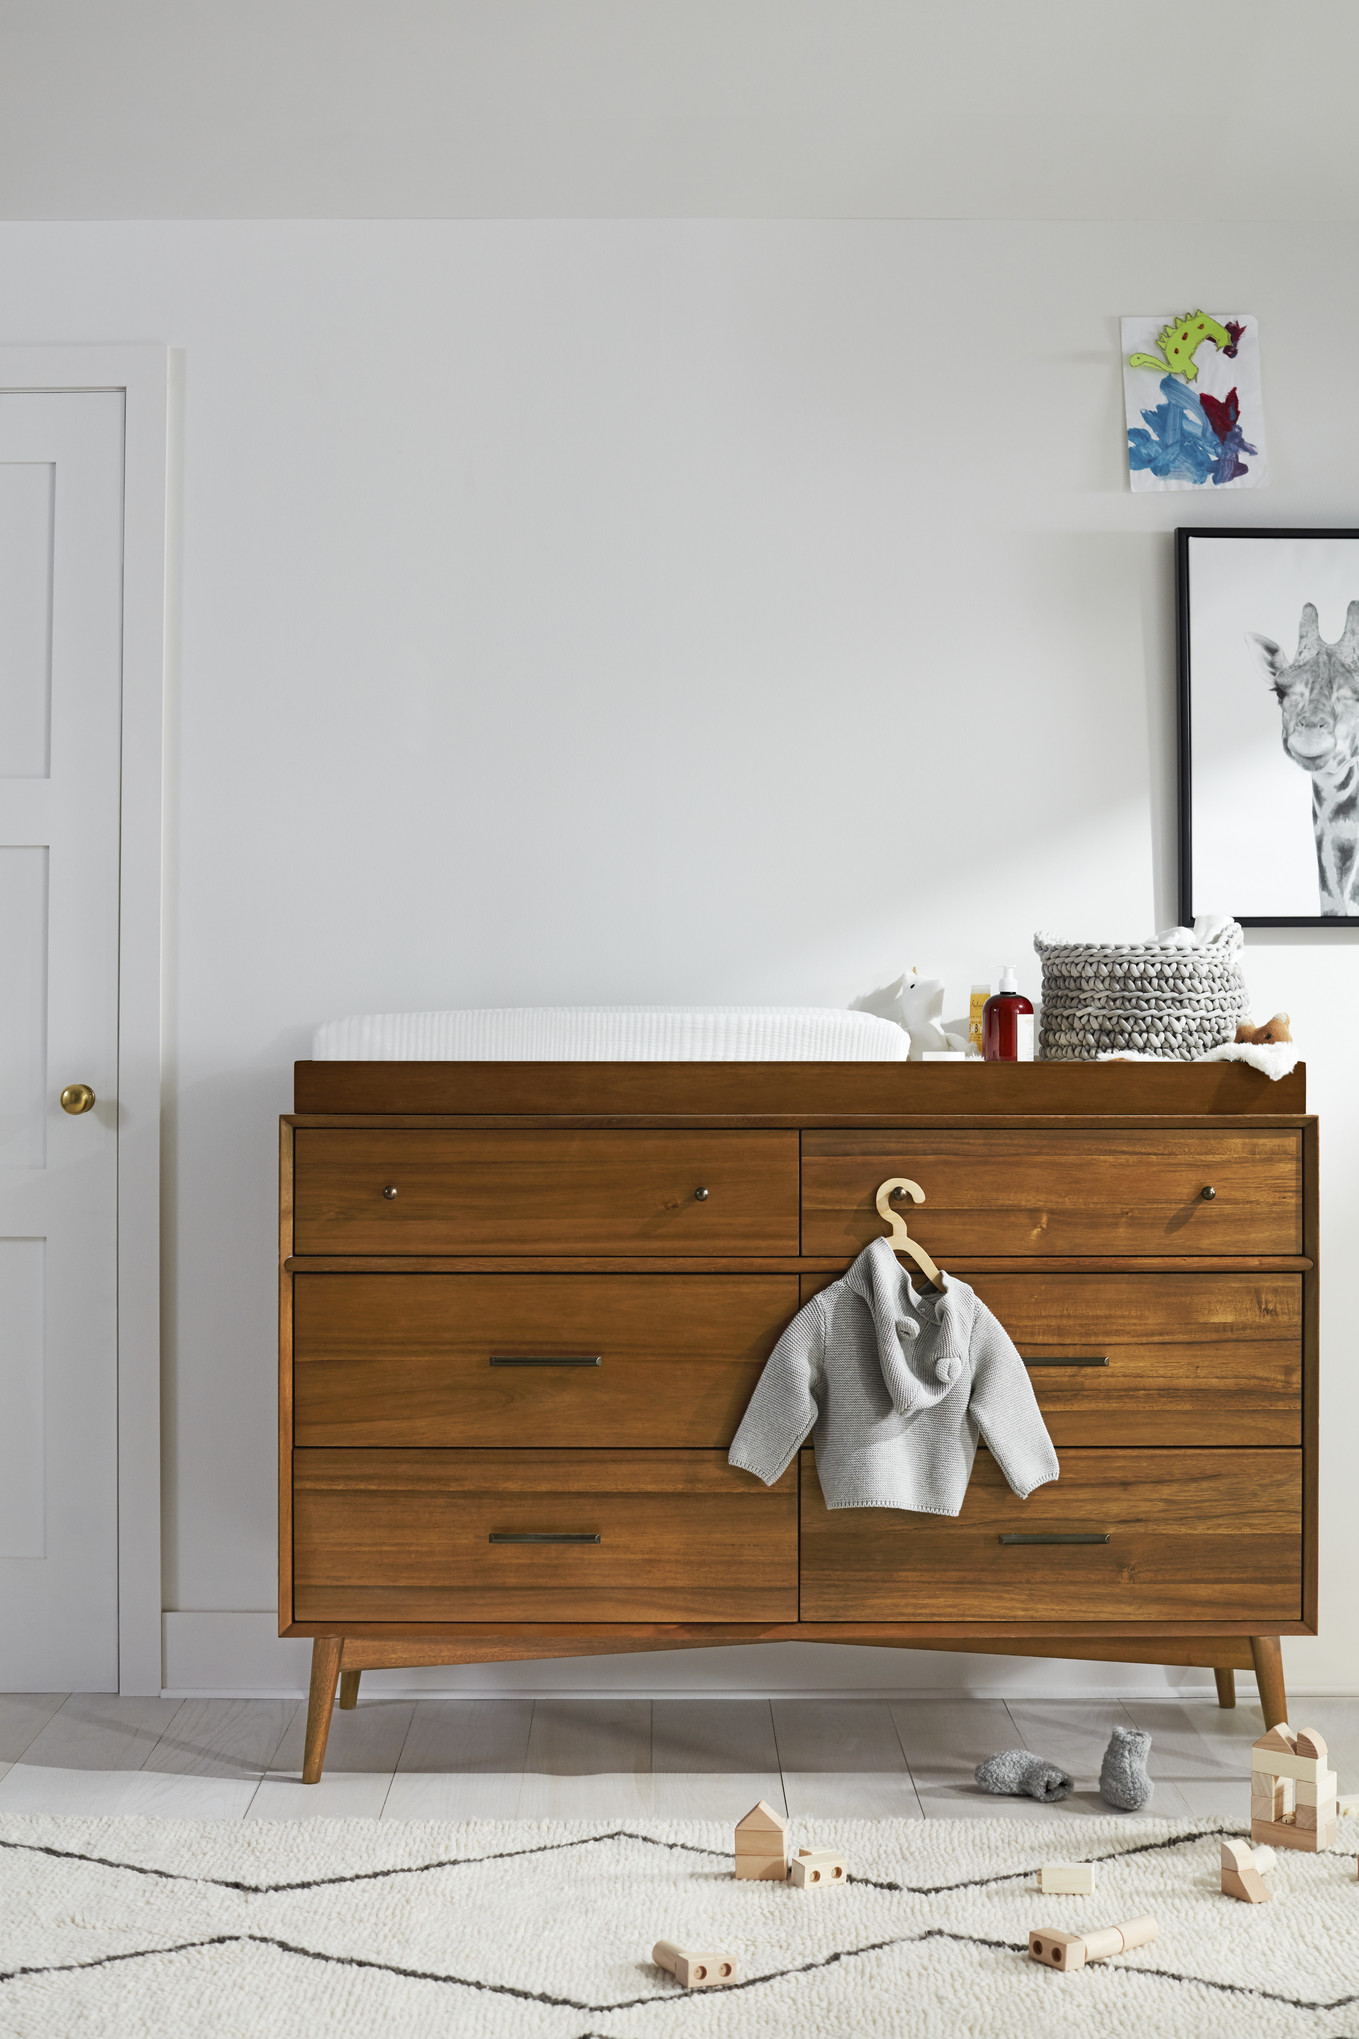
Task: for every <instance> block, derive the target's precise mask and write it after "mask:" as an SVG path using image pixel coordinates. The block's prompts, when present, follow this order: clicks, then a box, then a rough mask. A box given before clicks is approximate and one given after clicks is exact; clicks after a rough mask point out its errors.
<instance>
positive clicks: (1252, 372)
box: [1123, 311, 1266, 490]
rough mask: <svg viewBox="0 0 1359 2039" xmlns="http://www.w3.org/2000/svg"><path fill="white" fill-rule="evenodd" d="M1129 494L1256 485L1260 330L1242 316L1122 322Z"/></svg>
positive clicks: (1261, 472) (1261, 478)
mask: <svg viewBox="0 0 1359 2039" xmlns="http://www.w3.org/2000/svg"><path fill="white" fill-rule="evenodd" d="M1123 401H1124V408H1125V411H1126V414H1127V425H1128V477H1129V480H1130V482H1131V484H1132V486H1133V488H1134V489H1138V490H1142V489H1205V490H1212V489H1223V488H1232V489H1251V488H1260V487H1262V486H1263V484H1264V482H1265V479H1266V470H1265V423H1264V412H1263V409H1262V406H1261V401H1260V329H1259V325H1258V323H1257V321H1256V320H1255V319H1253V318H1251V317H1250V315H1249V314H1248V313H1246V312H1242V313H1239V314H1235V315H1233V316H1230V317H1228V316H1223V317H1221V318H1219V317H1216V316H1215V315H1214V314H1212V313H1209V312H1205V311H1195V312H1186V313H1184V314H1183V315H1182V316H1179V317H1167V316H1162V317H1159V318H1136V319H1124V320H1123Z"/></svg>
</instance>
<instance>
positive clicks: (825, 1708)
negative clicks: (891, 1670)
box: [773, 1699, 921, 1819]
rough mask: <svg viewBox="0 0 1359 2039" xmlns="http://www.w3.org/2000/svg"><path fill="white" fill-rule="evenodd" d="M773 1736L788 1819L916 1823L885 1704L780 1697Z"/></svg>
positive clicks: (912, 1793) (915, 1801)
mask: <svg viewBox="0 0 1359 2039" xmlns="http://www.w3.org/2000/svg"><path fill="white" fill-rule="evenodd" d="M773 1713H774V1732H775V1735H776V1737H777V1739H778V1749H779V1764H780V1768H781V1769H782V1771H783V1791H784V1799H785V1802H786V1804H787V1807H788V1814H789V1817H790V1818H791V1819H918V1818H920V1816H921V1810H920V1800H919V1798H918V1797H917V1796H916V1790H915V1786H914V1784H913V1783H912V1782H911V1773H910V1771H909V1769H908V1768H907V1765H906V1757H905V1755H904V1753H903V1751H902V1747H901V1742H900V1739H899V1737H898V1735H897V1731H896V1727H895V1725H894V1724H893V1720H892V1710H891V1708H890V1706H888V1705H887V1703H886V1701H885V1700H876V1699H776V1700H775V1701H774V1703H773Z"/></svg>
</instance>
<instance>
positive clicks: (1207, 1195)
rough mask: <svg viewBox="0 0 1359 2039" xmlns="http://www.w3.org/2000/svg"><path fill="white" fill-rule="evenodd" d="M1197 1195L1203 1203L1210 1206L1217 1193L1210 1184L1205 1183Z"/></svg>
mask: <svg viewBox="0 0 1359 2039" xmlns="http://www.w3.org/2000/svg"><path fill="white" fill-rule="evenodd" d="M1199 1195H1200V1196H1201V1197H1202V1198H1203V1201H1204V1202H1205V1203H1206V1204H1210V1203H1211V1202H1212V1201H1213V1198H1214V1197H1215V1196H1216V1195H1217V1191H1216V1190H1215V1189H1214V1188H1213V1185H1212V1183H1211V1182H1209V1183H1205V1185H1204V1187H1203V1188H1202V1189H1201V1190H1200V1191H1199Z"/></svg>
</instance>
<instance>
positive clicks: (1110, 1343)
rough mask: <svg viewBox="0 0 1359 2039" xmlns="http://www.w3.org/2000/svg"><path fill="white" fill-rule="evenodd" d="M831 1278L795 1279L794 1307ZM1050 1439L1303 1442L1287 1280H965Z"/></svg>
mask: <svg viewBox="0 0 1359 2039" xmlns="http://www.w3.org/2000/svg"><path fill="white" fill-rule="evenodd" d="M834 1279H835V1277H834V1275H829V1274H828V1275H817V1276H808V1275H804V1276H803V1277H802V1284H801V1293H802V1299H803V1301H804V1302H805V1301H806V1300H807V1298H808V1297H809V1296H812V1295H814V1294H815V1293H816V1291H817V1290H818V1289H820V1288H825V1287H826V1286H827V1285H828V1284H829V1283H830V1282H832V1281H833V1280H834ZM967 1280H968V1282H969V1284H970V1285H971V1287H973V1288H974V1289H975V1290H976V1292H977V1294H978V1295H979V1296H980V1297H981V1298H982V1300H983V1302H985V1303H987V1304H989V1306H990V1308H991V1309H992V1310H993V1311H994V1312H995V1314H996V1316H997V1317H998V1318H999V1319H1000V1321H1001V1323H1002V1324H1003V1325H1004V1326H1005V1329H1006V1330H1007V1331H1008V1332H1009V1334H1010V1336H1011V1338H1012V1339H1013V1340H1014V1342H1015V1344H1016V1345H1017V1346H1018V1348H1019V1351H1020V1354H1021V1355H1022V1357H1023V1358H1025V1359H1026V1360H1029V1361H1030V1362H1031V1365H1030V1368H1029V1379H1030V1380H1031V1381H1032V1383H1033V1387H1034V1392H1035V1394H1036V1395H1037V1397H1038V1405H1039V1407H1040V1408H1041V1409H1042V1411H1043V1419H1044V1421H1045V1422H1046V1424H1047V1426H1048V1429H1049V1431H1050V1432H1051V1433H1052V1438H1053V1442H1054V1443H1055V1444H1057V1445H1066V1444H1174V1445H1183V1444H1198V1445H1203V1444H1281V1445H1300V1444H1301V1443H1302V1276H1301V1275H1299V1274H1202V1273H1193V1274H1168V1273H1165V1272H1163V1271H1161V1270H1157V1271H1155V1272H1152V1271H1150V1270H1148V1271H1147V1272H1145V1273H1136V1272H1134V1273H1129V1274H1046V1273H1045V1274H1037V1273H1035V1274H970V1275H969V1276H968V1277H967Z"/></svg>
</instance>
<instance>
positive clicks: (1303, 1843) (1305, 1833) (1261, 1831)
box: [1250, 1814, 1335, 1855]
mask: <svg viewBox="0 0 1359 2039" xmlns="http://www.w3.org/2000/svg"><path fill="white" fill-rule="evenodd" d="M1250 1837H1251V1840H1252V1842H1258V1841H1269V1842H1272V1843H1273V1845H1274V1846H1275V1847H1276V1848H1297V1849H1298V1850H1300V1851H1301V1852H1302V1853H1303V1854H1307V1855H1317V1854H1319V1853H1320V1852H1321V1850H1322V1849H1323V1848H1333V1847H1334V1846H1335V1821H1334V1820H1333V1819H1332V1820H1328V1821H1327V1823H1326V1825H1325V1826H1319V1827H1300V1826H1299V1825H1298V1824H1297V1815H1296V1814H1294V1816H1293V1818H1292V1819H1283V1820H1252V1821H1251V1823H1250Z"/></svg>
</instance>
